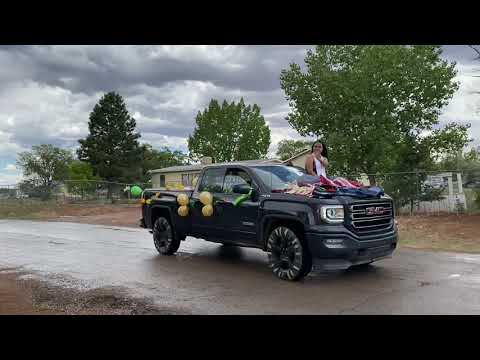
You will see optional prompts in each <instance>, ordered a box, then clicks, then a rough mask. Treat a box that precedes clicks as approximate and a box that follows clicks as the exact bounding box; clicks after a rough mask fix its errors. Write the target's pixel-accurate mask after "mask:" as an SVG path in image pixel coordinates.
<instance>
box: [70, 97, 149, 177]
mask: <svg viewBox="0 0 480 360" xmlns="http://www.w3.org/2000/svg"><path fill="white" fill-rule="evenodd" d="M88 128H89V131H90V133H89V135H88V136H87V137H86V138H85V139H82V140H79V143H80V148H79V149H78V152H77V154H78V158H79V160H81V161H85V162H87V163H89V164H90V165H91V166H92V168H93V171H94V175H98V176H100V177H101V178H103V179H105V180H107V181H115V182H133V181H135V180H138V178H140V176H141V158H142V149H141V147H140V146H139V143H138V138H140V134H139V133H137V132H135V128H136V121H135V119H134V118H133V117H131V116H130V114H129V113H128V110H127V108H126V105H125V102H124V100H123V98H122V97H121V96H120V95H119V94H117V93H115V92H109V93H107V94H105V95H104V96H103V97H102V98H101V99H100V101H99V103H98V104H96V105H95V107H94V108H93V111H92V112H91V113H90V120H89V122H88Z"/></svg>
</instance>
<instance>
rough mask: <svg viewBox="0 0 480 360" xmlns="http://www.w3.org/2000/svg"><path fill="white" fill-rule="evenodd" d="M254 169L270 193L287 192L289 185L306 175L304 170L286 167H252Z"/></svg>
mask: <svg viewBox="0 0 480 360" xmlns="http://www.w3.org/2000/svg"><path fill="white" fill-rule="evenodd" d="M252 169H253V171H254V172H255V173H256V174H257V175H258V176H259V177H260V178H261V179H262V181H263V183H264V184H265V185H266V186H267V187H268V188H269V189H270V191H281V190H286V189H287V188H288V185H289V184H291V183H293V182H295V181H296V180H297V179H298V178H299V177H300V176H302V175H305V171H304V170H303V169H300V168H295V167H291V166H285V165H273V166H272V165H271V166H252Z"/></svg>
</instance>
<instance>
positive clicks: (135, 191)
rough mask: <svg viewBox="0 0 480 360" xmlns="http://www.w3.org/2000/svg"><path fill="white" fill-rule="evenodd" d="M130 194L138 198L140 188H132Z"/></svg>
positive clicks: (140, 192)
mask: <svg viewBox="0 0 480 360" xmlns="http://www.w3.org/2000/svg"><path fill="white" fill-rule="evenodd" d="M130 192H131V193H132V195H133V196H140V195H142V192H143V190H142V188H141V187H140V186H136V185H135V186H132V188H131V189H130Z"/></svg>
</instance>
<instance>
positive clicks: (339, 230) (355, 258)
mask: <svg viewBox="0 0 480 360" xmlns="http://www.w3.org/2000/svg"><path fill="white" fill-rule="evenodd" d="M306 240H307V242H308V245H309V249H310V253H311V254H312V258H313V259H312V260H313V267H314V269H318V270H344V269H348V268H349V267H351V266H353V265H359V264H365V263H369V262H372V261H376V260H380V259H385V258H389V257H391V256H392V253H393V251H394V250H395V248H396V247H397V242H398V233H397V228H396V226H395V225H393V226H392V228H390V229H388V230H385V231H383V232H381V233H377V234H369V235H363V236H359V235H357V234H355V233H353V232H351V231H350V230H348V229H347V228H346V227H344V226H343V225H332V226H330V225H329V226H318V227H312V228H311V231H309V232H307V233H306ZM328 240H333V241H334V242H335V243H333V244H329V243H328V242H327V241H328Z"/></svg>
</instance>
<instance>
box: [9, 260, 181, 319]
mask: <svg viewBox="0 0 480 360" xmlns="http://www.w3.org/2000/svg"><path fill="white" fill-rule="evenodd" d="M22 275H26V274H22V273H18V272H15V270H14V269H13V270H12V269H3V270H0V315H170V314H183V312H180V311H178V310H177V309H168V308H167V309H161V308H159V307H157V306H155V305H153V304H152V303H151V302H150V301H149V300H148V299H133V298H131V297H129V296H127V295H126V294H125V292H123V291H122V289H118V288H97V289H91V290H87V291H80V290H74V289H66V288H62V287H59V286H55V285H52V284H50V283H48V282H45V281H40V280H36V279H33V278H29V277H28V276H27V278H25V279H22V278H19V276H20V277H21V276H22Z"/></svg>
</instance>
